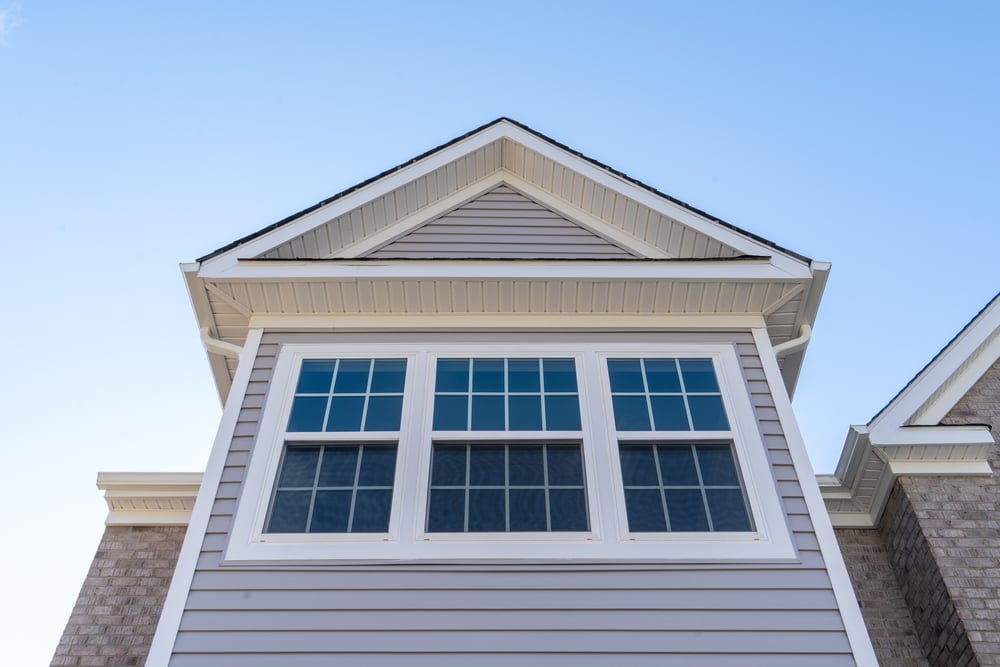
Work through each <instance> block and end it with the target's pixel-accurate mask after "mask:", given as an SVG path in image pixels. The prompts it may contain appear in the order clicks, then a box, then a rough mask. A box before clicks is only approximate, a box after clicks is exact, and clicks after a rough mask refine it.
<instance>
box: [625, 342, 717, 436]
mask: <svg viewBox="0 0 1000 667" xmlns="http://www.w3.org/2000/svg"><path fill="white" fill-rule="evenodd" d="M608 377H609V379H610V385H611V404H612V408H613V410H614V414H615V428H616V429H618V430H619V431H728V430H729V420H728V419H727V417H726V409H725V406H724V405H723V402H722V394H721V392H720V390H719V382H718V379H717V378H716V376H715V367H714V365H713V363H712V360H711V359H675V358H648V359H608ZM650 416H652V419H650Z"/></svg>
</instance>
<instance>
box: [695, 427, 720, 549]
mask: <svg viewBox="0 0 1000 667" xmlns="http://www.w3.org/2000/svg"><path fill="white" fill-rule="evenodd" d="M691 455H692V456H694V469H695V472H697V473H698V488H699V489H700V490H701V502H702V505H704V506H705V516H706V517H707V518H708V529H709V530H710V531H714V530H715V526H714V525H713V523H712V512H710V511H709V508H708V493H707V492H706V491H705V479H704V478H703V477H702V476H701V462H700V461H699V460H698V448H697V447H696V446H695V445H694V443H692V444H691Z"/></svg>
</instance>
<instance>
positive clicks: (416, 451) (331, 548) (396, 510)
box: [224, 334, 796, 563]
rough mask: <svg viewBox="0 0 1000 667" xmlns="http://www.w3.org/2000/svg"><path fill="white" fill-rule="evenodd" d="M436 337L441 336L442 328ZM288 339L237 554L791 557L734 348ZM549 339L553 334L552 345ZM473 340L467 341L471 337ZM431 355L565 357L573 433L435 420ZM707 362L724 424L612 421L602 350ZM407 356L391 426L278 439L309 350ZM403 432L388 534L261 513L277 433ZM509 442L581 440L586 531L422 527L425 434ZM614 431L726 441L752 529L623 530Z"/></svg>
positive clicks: (360, 436) (426, 484)
mask: <svg viewBox="0 0 1000 667" xmlns="http://www.w3.org/2000/svg"><path fill="white" fill-rule="evenodd" d="M443 338H444V337H443ZM447 338H449V340H447V341H445V340H442V341H441V342H425V341H421V342H420V343H416V344H415V343H411V342H398V343H397V342H380V343H357V342H343V343H322V344H316V343H310V344H294V343H293V344H285V345H283V346H282V347H281V350H280V351H279V353H278V357H277V359H276V362H275V367H274V372H273V375H272V379H271V383H270V388H269V391H268V398H267V401H266V403H265V405H264V408H263V412H262V415H261V420H260V424H259V429H258V433H257V438H256V442H255V445H254V448H253V451H252V453H251V456H250V460H249V463H248V467H247V472H246V479H245V483H244V485H243V491H242V497H241V499H240V502H239V504H238V506H237V508H236V512H235V515H234V520H233V528H232V531H231V534H230V537H229V541H228V544H227V546H226V549H225V552H224V561H225V562H232V563H240V562H254V561H261V560H270V561H291V562H296V561H303V560H306V561H333V562H343V561H386V560H395V561H398V560H435V561H439V560H447V561H455V560H478V559H493V560H505V559H532V560H550V559H559V560H562V559H567V558H571V559H574V560H577V561H579V560H592V561H636V560H641V561H652V562H664V561H666V562H677V561H695V562H710V561H718V562H745V561H750V560H752V561H786V560H794V559H796V551H795V547H794V544H793V543H792V537H791V533H790V531H789V529H788V525H787V521H786V517H785V514H784V511H783V508H782V503H781V499H780V498H779V496H778V490H777V486H776V483H775V480H774V476H773V472H772V470H771V466H770V463H769V462H768V459H767V453H766V450H765V446H764V442H763V440H762V438H761V435H760V432H759V428H758V424H757V418H756V414H755V412H754V409H753V406H752V404H751V402H750V397H749V392H748V389H747V386H746V383H745V380H744V377H743V373H742V370H741V368H740V365H739V360H738V358H737V355H736V351H735V348H734V346H733V345H732V344H700V343H675V342H665V343H662V344H661V343H650V342H630V341H628V339H627V336H614V335H609V340H608V341H607V342H603V341H598V340H595V339H593V338H588V339H586V340H581V341H573V340H570V341H566V340H559V338H560V337H559V335H558V334H552V335H544V334H541V335H538V336H532V337H531V339H530V340H524V341H515V342H510V343H502V344H498V343H495V342H468V343H461V342H459V343H456V342H454V340H453V339H454V338H455V335H454V334H449V335H448V337H447ZM550 339H551V341H552V342H549V341H550ZM474 340H475V339H473V341H474ZM439 357H463V358H464V357H471V358H517V357H531V358H536V357H538V358H553V357H556V358H574V359H575V360H576V364H577V388H578V391H579V399H580V419H581V431H580V432H555V431H541V432H534V431H498V432H487V431H473V432H462V431H442V432H434V431H432V430H431V427H432V418H433V397H434V372H435V369H436V360H437V359H438V358H439ZM620 357H629V358H631V357H635V358H650V357H661V358H662V357H669V358H687V357H694V358H710V359H712V361H713V365H714V366H715V370H716V375H717V379H718V382H719V387H720V391H721V394H722V400H723V403H724V405H725V408H726V413H727V417H728V419H729V422H730V430H729V431H725V432H715V431H700V432H699V431H672V432H664V431H650V432H642V433H641V434H639V435H638V437H636V438H632V437H631V435H633V434H628V435H629V437H627V438H622V434H621V433H618V432H617V431H616V430H615V427H614V423H613V412H612V405H611V393H610V383H609V378H608V370H607V359H608V358H620ZM323 358H338V359H349V358H376V359H379V358H405V359H406V360H407V367H406V380H405V382H406V384H405V387H404V396H403V415H402V419H401V422H400V431H399V433H398V434H396V433H374V432H364V431H361V432H358V433H342V432H337V433H326V432H324V433H317V434H311V435H309V436H308V438H303V437H301V435H302V434H295V435H294V436H291V435H286V433H285V430H284V427H285V425H286V424H287V421H288V415H289V413H290V410H291V405H292V399H293V396H294V393H295V385H296V382H297V377H298V372H299V369H300V368H301V365H302V361H303V360H304V359H323ZM397 435H398V444H397V453H396V473H395V481H394V485H393V500H392V510H391V514H390V519H389V530H388V532H387V533H375V534H373V533H310V534H286V533H282V534H268V533H265V532H264V530H263V529H264V521H265V519H266V517H267V512H268V506H269V504H270V502H271V498H272V496H273V489H274V485H275V484H276V481H277V473H278V466H279V464H280V461H281V456H282V452H283V451H284V448H285V446H286V443H300V442H307V441H313V440H315V441H319V442H337V441H340V442H345V441H348V442H349V441H375V440H382V441H386V440H388V441H394V440H395V439H396V436H397ZM491 439H492V440H499V441H506V442H514V441H516V440H525V441H534V442H537V441H540V440H547V441H548V440H550V441H552V442H560V441H564V442H565V441H568V442H578V441H579V442H581V449H582V451H583V459H584V477H585V483H586V493H587V506H588V511H589V519H590V530H589V531H587V532H565V533H563V532H531V533H523V532H517V533H428V532H426V530H425V525H426V511H427V501H428V495H429V489H430V463H431V450H432V443H433V442H435V441H436V442H446V441H449V440H453V441H463V440H464V441H473V440H484V441H487V440H491ZM619 439H625V440H628V441H632V440H656V441H667V440H678V441H686V442H698V441H708V442H729V443H732V446H733V450H734V452H735V455H736V463H737V466H738V467H739V471H740V476H741V479H742V482H743V485H744V492H745V494H746V498H747V501H748V511H749V512H750V515H751V517H752V519H751V520H752V522H753V525H754V530H752V531H749V532H740V533H733V532H718V533H710V532H704V533H702V532H699V533H679V532H678V533H669V532H665V533H641V534H635V533H632V534H630V533H629V531H628V520H627V515H626V509H625V496H624V485H623V483H622V477H621V463H620V458H619V454H618V442H619Z"/></svg>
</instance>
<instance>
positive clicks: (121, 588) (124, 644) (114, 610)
mask: <svg viewBox="0 0 1000 667" xmlns="http://www.w3.org/2000/svg"><path fill="white" fill-rule="evenodd" d="M184 531H185V529H184V527H183V526H109V527H108V528H107V529H105V531H104V537H103V539H102V540H101V544H100V546H99V547H98V549H97V554H96V555H95V557H94V561H93V563H92V565H91V567H90V571H89V573H88V575H87V579H86V580H85V581H84V583H83V586H82V587H81V589H80V596H79V597H78V598H77V600H76V607H75V608H74V609H73V613H72V614H71V616H70V619H69V622H68V623H67V624H66V630H65V631H64V632H63V636H62V639H61V640H60V642H59V646H58V647H57V648H56V653H55V657H53V659H52V662H51V665H53V667H55V666H58V667H67V666H72V667H83V666H85V665H90V666H92V667H112V666H119V665H125V666H127V665H141V664H143V663H144V662H145V659H146V654H147V653H148V652H149V645H150V642H152V640H153V633H154V632H155V631H156V622H157V621H158V620H159V616H160V609H161V608H162V607H163V601H164V599H165V598H166V595H167V588H168V587H169V586H170V578H171V577H172V576H173V566H174V563H175V562H176V561H177V555H178V554H179V553H180V548H181V543H182V542H183V541H184ZM151 557H152V558H155V559H156V560H155V563H156V570H154V569H152V567H151V565H150V561H149V558H151ZM157 570H158V571H157Z"/></svg>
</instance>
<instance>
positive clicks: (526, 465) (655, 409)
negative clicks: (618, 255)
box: [261, 350, 755, 539]
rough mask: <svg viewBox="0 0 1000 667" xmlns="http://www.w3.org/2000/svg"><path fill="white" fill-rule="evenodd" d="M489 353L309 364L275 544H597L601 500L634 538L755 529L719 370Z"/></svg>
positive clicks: (289, 406) (638, 357)
mask: <svg viewBox="0 0 1000 667" xmlns="http://www.w3.org/2000/svg"><path fill="white" fill-rule="evenodd" d="M473 352H474V353H472V354H470V353H468V352H464V353H462V352H460V353H447V352H442V351H438V352H422V353H419V354H368V355H367V356H355V355H343V354H333V355H331V356H325V355H324V356H319V355H316V356H303V357H301V358H297V359H296V360H295V364H296V366H295V368H293V369H292V373H293V375H292V382H293V386H294V389H293V391H292V395H291V397H290V400H288V401H286V408H285V410H284V411H283V412H282V420H283V422H284V424H283V427H282V429H281V434H282V444H283V447H282V452H281V455H280V460H279V462H278V464H277V468H276V472H275V473H274V474H273V483H272V486H271V494H270V497H269V502H268V504H267V510H266V516H265V518H264V525H263V527H262V531H261V532H262V533H263V534H264V535H271V536H281V535H289V534H291V535H295V534H303V535H304V534H331V535H336V534H343V535H348V534H357V535H359V536H360V534H373V535H374V534H389V533H390V530H391V525H392V523H393V522H392V518H393V515H394V511H396V510H395V509H394V508H398V507H400V506H401V505H413V506H414V507H413V508H412V509H411V514H412V515H413V516H414V517H415V522H416V523H417V524H418V526H417V529H416V531H415V532H416V533H417V534H418V535H419V536H421V537H422V538H423V539H435V538H447V537H449V536H451V537H454V538H459V537H461V536H462V535H471V534H476V535H478V536H480V537H488V536H489V535H488V534H493V535H495V536H496V537H497V538H498V539H499V538H502V537H503V536H507V537H511V536H515V535H518V534H520V535H521V536H523V537H526V538H529V539H530V538H532V536H535V537H538V536H541V535H544V534H549V535H555V534H565V535H567V536H573V535H587V534H589V533H591V532H592V531H593V524H594V516H593V514H594V513H595V506H596V503H595V499H594V497H593V493H594V489H593V488H592V487H593V486H595V485H598V486H603V487H605V488H604V491H603V495H604V500H605V501H606V500H607V496H608V495H609V493H613V494H615V495H617V502H619V503H620V504H621V506H622V507H623V508H624V518H625V523H626V527H625V528H626V533H627V535H629V536H632V537H633V538H639V539H641V538H642V537H643V536H646V537H649V536H650V535H656V534H669V533H747V532H751V531H754V530H755V521H754V519H753V513H752V511H751V506H750V504H749V502H748V495H747V487H746V484H745V481H744V475H743V473H742V472H741V465H740V460H739V457H738V455H737V448H736V447H735V445H736V442H737V440H738V436H737V434H736V432H735V430H734V429H733V427H732V419H731V416H730V415H729V414H728V413H729V409H727V403H728V401H727V400H726V398H725V392H724V391H723V387H722V386H721V385H720V382H719V373H718V371H717V368H716V364H717V359H715V358H713V357H712V356H704V355H703V356H698V355H697V354H693V355H687V354H685V355H678V354H649V353H640V354H624V353H622V352H620V351H610V352H606V351H605V352H602V351H599V350H593V351H591V350H569V352H570V353H567V354H560V353H559V352H555V353H552V354H545V355H537V354H536V355H535V356H520V355H517V354H504V355H501V356H491V355H487V354H482V353H476V352H475V351H473ZM415 365H416V366H419V369H415V368H414V366H415ZM595 371H596V372H595ZM422 376H425V377H422ZM589 440H596V441H599V442H590V441H589ZM404 449H407V450H410V451H412V450H416V451H419V452H422V453H423V456H420V455H417V456H414V457H413V459H414V460H415V461H417V462H419V463H418V465H422V466H426V470H424V471H422V472H423V474H418V475H417V477H418V478H419V479H420V480H421V482H420V483H419V484H413V483H410V481H409V476H412V472H411V471H412V468H411V470H407V471H401V470H400V469H399V461H400V459H401V456H400V452H401V451H403V450H404ZM602 452H603V453H604V454H605V455H603V456H602ZM609 457H613V459H614V460H613V461H611V460H610V459H609ZM418 487H422V488H418ZM608 489H613V491H608ZM404 495H409V496H410V497H404Z"/></svg>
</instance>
